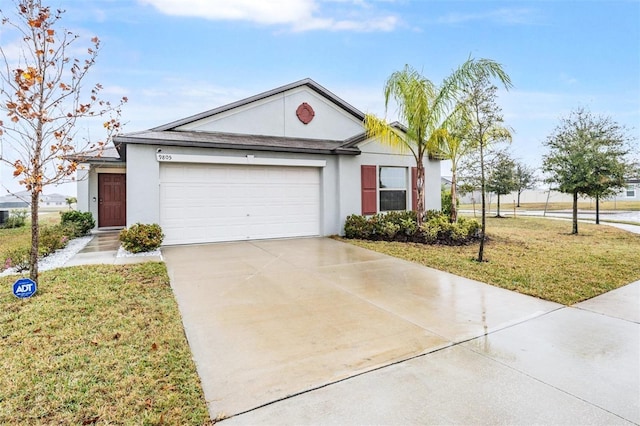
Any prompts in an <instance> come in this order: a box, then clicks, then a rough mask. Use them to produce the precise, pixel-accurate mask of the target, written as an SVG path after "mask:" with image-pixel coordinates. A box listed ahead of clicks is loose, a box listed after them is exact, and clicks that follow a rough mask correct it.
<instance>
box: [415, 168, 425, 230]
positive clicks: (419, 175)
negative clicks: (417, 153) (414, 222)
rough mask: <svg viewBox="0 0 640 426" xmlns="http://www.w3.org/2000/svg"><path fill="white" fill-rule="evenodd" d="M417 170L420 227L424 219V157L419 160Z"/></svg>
mask: <svg viewBox="0 0 640 426" xmlns="http://www.w3.org/2000/svg"><path fill="white" fill-rule="evenodd" d="M417 163H418V164H416V166H417V170H416V172H417V173H416V174H417V176H416V189H417V192H418V203H417V205H416V207H417V214H418V226H420V225H422V222H423V219H424V164H423V162H422V157H419V158H418V162H417Z"/></svg>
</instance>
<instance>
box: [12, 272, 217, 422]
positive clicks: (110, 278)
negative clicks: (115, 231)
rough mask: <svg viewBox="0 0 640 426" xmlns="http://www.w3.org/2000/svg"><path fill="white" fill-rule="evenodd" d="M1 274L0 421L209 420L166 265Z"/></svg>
mask: <svg viewBox="0 0 640 426" xmlns="http://www.w3.org/2000/svg"><path fill="white" fill-rule="evenodd" d="M14 280H15V276H14V277H3V278H0V288H1V289H2V293H1V294H0V340H1V344H0V365H1V366H2V374H0V424H8V425H22V424H47V425H48V424H78V425H80V424H94V423H97V424H176V425H178V424H180V425H201V424H208V422H209V418H208V413H207V407H206V404H205V401H204V397H203V394H202V389H201V386H200V381H199V378H198V376H197V374H196V370H195V366H194V363H193V361H192V359H191V352H190V350H189V346H188V344H187V341H186V338H185V335H184V331H183V327H182V322H181V318H180V314H179V311H178V308H177V305H176V302H175V299H174V297H173V293H172V291H171V288H170V286H169V278H168V276H167V272H166V268H165V265H164V264H163V263H142V264H135V265H123V266H112V265H109V266H107V265H95V266H81V267H71V268H61V269H56V270H53V271H48V272H43V273H42V274H41V275H40V280H39V287H38V293H37V294H36V295H35V296H34V297H32V298H31V299H27V300H19V299H17V298H15V297H14V296H13V295H12V294H11V284H12V283H13V281H14Z"/></svg>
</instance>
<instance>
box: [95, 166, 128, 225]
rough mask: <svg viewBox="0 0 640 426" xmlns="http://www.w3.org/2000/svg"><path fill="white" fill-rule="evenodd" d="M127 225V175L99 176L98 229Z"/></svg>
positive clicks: (106, 174) (104, 174)
mask: <svg viewBox="0 0 640 426" xmlns="http://www.w3.org/2000/svg"><path fill="white" fill-rule="evenodd" d="M126 224H127V175H125V174H111V173H100V174H98V227H99V228H104V227H108V226H125V225H126Z"/></svg>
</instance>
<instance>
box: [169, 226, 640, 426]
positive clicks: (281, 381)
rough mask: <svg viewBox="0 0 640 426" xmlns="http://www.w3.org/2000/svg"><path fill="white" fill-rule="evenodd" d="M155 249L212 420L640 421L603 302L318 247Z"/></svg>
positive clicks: (635, 387)
mask: <svg viewBox="0 0 640 426" xmlns="http://www.w3.org/2000/svg"><path fill="white" fill-rule="evenodd" d="M163 255H164V257H165V261H166V263H167V267H168V270H169V276H170V278H171V284H172V286H173V289H174V291H175V294H176V298H177V300H178V305H179V307H180V310H181V312H182V315H183V321H184V324H185V330H186V333H187V337H188V340H189V344H190V346H191V349H192V352H193V356H194V359H195V361H196V366H197V369H198V373H199V374H200V377H201V379H202V384H203V389H204V393H205V398H206V399H207V402H208V404H209V410H210V413H211V416H212V418H216V417H231V418H230V419H228V420H225V421H224V422H223V423H224V424H229V425H231V424H356V423H357V424H370V423H376V424H416V423H420V424H425V423H427V424H429V423H439V424H440V423H478V424H482V423H484V424H489V423H491V424H500V423H511V424H513V423H520V424H529V423H572V424H577V423H596V424H598V423H599V424H626V423H628V422H635V423H639V422H640V407H639V405H638V400H639V396H640V383H639V382H640V379H639V369H638V355H639V354H638V352H639V349H638V348H639V341H638V331H639V330H640V328H639V327H640V325H639V324H638V321H637V319H636V320H633V319H627V318H615V317H613V316H609V315H607V314H606V312H602V311H603V310H604V311H606V310H607V309H609V310H610V309H611V306H610V305H611V304H614V305H615V303H616V298H615V297H613V298H609V300H608V302H607V303H609V308H607V307H606V306H605V307H604V308H603V309H601V310H600V311H599V310H598V309H594V307H593V306H591V307H590V306H586V307H585V308H581V307H579V306H578V307H573V308H568V307H564V306H562V305H558V304H555V303H551V302H546V301H542V300H539V299H535V298H532V297H528V296H524V295H521V294H518V293H514V292H510V291H507V290H503V289H500V288H496V287H492V286H489V285H485V284H482V283H479V282H476V281H472V280H468V279H464V278H460V277H457V276H454V275H451V274H447V273H443V272H440V271H436V270H434V269H430V268H426V267H422V266H419V265H416V264H413V263H409V262H405V261H402V260H399V259H395V258H392V257H389V256H385V255H382V254H379V253H374V252H371V251H368V250H364V249H361V248H358V247H354V246H351V245H349V244H345V243H341V242H339V241H334V240H331V239H323V238H310V239H295V240H271V241H253V242H240V243H223V244H210V245H197V246H182V247H168V248H164V249H163ZM639 288H640V282H638V283H635V284H634V285H632V286H631V287H629V289H628V290H626V291H627V292H628V293H629V294H631V296H630V297H631V299H632V300H634V302H632V303H637V300H638V289H639ZM634 295H635V299H634ZM627 297H628V295H627ZM622 299H623V300H624V299H625V298H622ZM607 303H605V304H604V305H607ZM632 311H633V309H630V310H629V312H632ZM619 315H620V316H624V314H619ZM634 321H635V322H634Z"/></svg>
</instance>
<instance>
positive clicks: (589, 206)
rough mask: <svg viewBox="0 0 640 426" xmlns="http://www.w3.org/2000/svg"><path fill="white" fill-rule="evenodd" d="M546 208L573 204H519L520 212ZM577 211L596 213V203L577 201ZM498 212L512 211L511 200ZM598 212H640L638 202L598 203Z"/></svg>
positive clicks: (467, 207)
mask: <svg viewBox="0 0 640 426" xmlns="http://www.w3.org/2000/svg"><path fill="white" fill-rule="evenodd" d="M475 207H476V210H477V211H480V209H481V206H480V203H476V206H475ZM490 207H491V211H493V212H495V209H496V202H495V201H493V202H492V203H491V206H490ZM545 207H546V209H547V211H553V210H571V209H572V208H573V202H571V201H567V202H551V203H549V204H548V205H547V203H544V202H540V203H520V207H518V209H520V210H544V209H545ZM459 208H460V209H464V210H471V209H473V204H461V205H460V206H459ZM578 209H579V210H590V211H594V212H595V211H596V203H595V201H578ZM500 210H501V211H502V210H504V211H513V200H501V203H500ZM600 210H632V211H637V210H640V201H620V200H616V201H600Z"/></svg>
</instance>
